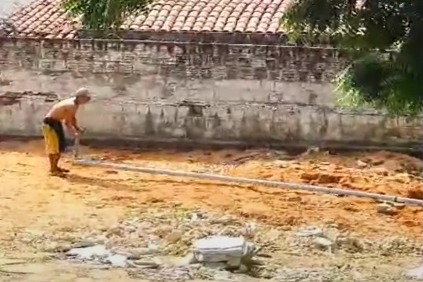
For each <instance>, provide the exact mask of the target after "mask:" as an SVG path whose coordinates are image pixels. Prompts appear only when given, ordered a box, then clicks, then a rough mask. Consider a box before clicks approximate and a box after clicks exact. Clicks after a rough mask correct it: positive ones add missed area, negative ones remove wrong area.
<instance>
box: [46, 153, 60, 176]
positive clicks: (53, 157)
mask: <svg viewBox="0 0 423 282" xmlns="http://www.w3.org/2000/svg"><path fill="white" fill-rule="evenodd" d="M48 158H49V161H50V172H51V173H56V172H60V169H59V167H58V163H59V158H60V155H59V154H49V155H48Z"/></svg>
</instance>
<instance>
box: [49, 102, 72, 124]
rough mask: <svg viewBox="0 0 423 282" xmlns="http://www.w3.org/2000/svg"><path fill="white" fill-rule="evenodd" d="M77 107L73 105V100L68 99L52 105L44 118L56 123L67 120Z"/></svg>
mask: <svg viewBox="0 0 423 282" xmlns="http://www.w3.org/2000/svg"><path fill="white" fill-rule="evenodd" d="M77 109H78V106H77V105H76V104H75V98H68V99H65V100H62V101H60V102H58V103H56V104H54V105H53V107H52V108H51V109H50V111H49V112H48V113H47V115H46V117H48V118H52V119H55V120H58V121H63V120H68V119H69V118H72V117H73V116H74V115H75V113H76V110H77Z"/></svg>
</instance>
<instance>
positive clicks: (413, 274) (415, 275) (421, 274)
mask: <svg viewBox="0 0 423 282" xmlns="http://www.w3.org/2000/svg"><path fill="white" fill-rule="evenodd" d="M404 275H405V277H407V278H408V279H414V280H418V281H423V265H422V266H419V267H416V268H413V269H410V270H408V271H406V272H405V273H404Z"/></svg>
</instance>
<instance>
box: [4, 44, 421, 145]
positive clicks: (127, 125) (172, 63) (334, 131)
mask: <svg viewBox="0 0 423 282" xmlns="http://www.w3.org/2000/svg"><path fill="white" fill-rule="evenodd" d="M343 65H344V60H343V59H342V56H341V55H340V54H338V53H337V52H336V51H333V50H322V49H303V48H292V47H289V48H288V47H278V46H255V47H253V46H238V45H232V46H224V45H215V46H202V45H183V44H180V45H175V44H159V43H157V44H155V43H142V44H141V43H125V44H121V43H113V42H109V43H105V42H96V43H92V42H90V41H83V42H82V41H79V42H45V41H43V42H41V41H39V42H37V41H15V42H11V41H7V40H6V41H2V42H1V46H0V67H1V68H0V134H19V135H33V134H38V133H39V125H40V121H41V119H42V117H43V115H44V114H45V113H46V111H47V110H48V108H49V107H50V106H51V105H52V103H53V102H54V101H56V100H57V99H60V98H64V97H67V96H69V95H70V94H71V93H72V92H73V91H75V90H76V88H78V87H80V86H85V87H88V88H89V89H91V90H92V92H93V93H94V95H95V99H94V101H93V103H91V104H90V105H88V106H86V107H85V108H84V109H83V110H82V111H81V113H80V118H81V119H80V120H81V124H82V125H83V126H85V127H87V128H88V129H89V132H90V134H91V135H92V136H99V137H110V138H125V137H137V138H171V137H172V138H190V139H213V140H227V141H234V140H250V141H359V142H363V141H364V142H370V141H375V142H380V141H383V142H386V141H397V142H402V141H404V142H408V141H418V140H421V139H422V137H423V130H422V129H423V124H422V122H421V121H418V120H413V121H406V120H405V119H403V118H399V119H389V118H387V117H385V116H382V115H377V114H374V113H359V114H355V113H351V112H349V113H347V112H340V111H339V110H337V109H336V108H335V106H334V101H335V98H334V95H333V93H332V87H331V85H330V80H331V78H332V77H333V75H334V73H336V72H337V70H339V69H340V68H341V67H342V66H343Z"/></svg>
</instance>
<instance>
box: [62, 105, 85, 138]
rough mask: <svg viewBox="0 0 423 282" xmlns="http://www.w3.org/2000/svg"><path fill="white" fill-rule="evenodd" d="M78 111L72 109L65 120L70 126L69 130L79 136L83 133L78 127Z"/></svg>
mask: <svg viewBox="0 0 423 282" xmlns="http://www.w3.org/2000/svg"><path fill="white" fill-rule="evenodd" d="M75 114H76V111H75V110H70V111H69V112H68V114H67V118H66V120H65V125H66V127H67V128H68V130H69V131H70V132H71V133H72V134H73V135H74V136H75V137H78V136H79V134H81V133H82V130H81V128H79V127H78V125H77V124H76V117H75Z"/></svg>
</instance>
